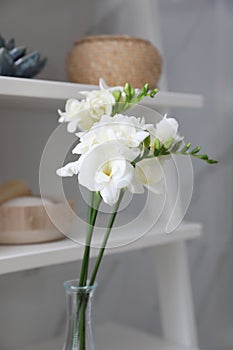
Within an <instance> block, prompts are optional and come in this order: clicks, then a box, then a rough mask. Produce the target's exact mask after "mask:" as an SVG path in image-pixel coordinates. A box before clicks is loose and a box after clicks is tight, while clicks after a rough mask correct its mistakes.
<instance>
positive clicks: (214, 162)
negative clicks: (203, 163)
mask: <svg viewBox="0 0 233 350" xmlns="http://www.w3.org/2000/svg"><path fill="white" fill-rule="evenodd" d="M207 163H209V164H217V163H218V161H217V160H214V159H208V160H207Z"/></svg>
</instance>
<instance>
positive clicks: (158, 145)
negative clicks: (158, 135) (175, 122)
mask: <svg viewBox="0 0 233 350" xmlns="http://www.w3.org/2000/svg"><path fill="white" fill-rule="evenodd" d="M160 147H161V145H160V141H159V140H158V139H155V142H154V149H160Z"/></svg>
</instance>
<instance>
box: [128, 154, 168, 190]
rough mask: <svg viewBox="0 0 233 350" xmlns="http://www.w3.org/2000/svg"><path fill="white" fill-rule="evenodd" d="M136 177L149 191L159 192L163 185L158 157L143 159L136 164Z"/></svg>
mask: <svg viewBox="0 0 233 350" xmlns="http://www.w3.org/2000/svg"><path fill="white" fill-rule="evenodd" d="M135 172H136V178H137V180H138V182H139V183H140V184H141V185H143V186H145V187H146V188H148V190H149V191H151V192H153V193H156V194H161V193H162V192H163V190H164V187H163V184H164V182H163V171H162V167H161V164H160V161H159V160H158V158H151V159H143V160H141V161H140V162H138V163H137V164H136V167H135Z"/></svg>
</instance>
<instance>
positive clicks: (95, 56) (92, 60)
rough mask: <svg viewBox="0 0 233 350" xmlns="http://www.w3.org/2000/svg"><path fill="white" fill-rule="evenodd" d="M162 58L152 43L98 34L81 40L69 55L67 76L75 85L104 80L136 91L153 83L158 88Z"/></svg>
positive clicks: (111, 84) (138, 39)
mask: <svg viewBox="0 0 233 350" xmlns="http://www.w3.org/2000/svg"><path fill="white" fill-rule="evenodd" d="M161 70H162V58H161V56H160V54H159V52H158V50H157V48H156V47H154V46H153V45H152V44H151V43H150V42H149V41H147V40H144V39H140V38H135V37H131V36H127V35H122V36H115V35H97V36H88V37H84V38H82V39H81V40H79V41H77V42H76V43H75V45H74V47H73V48H72V50H71V51H70V53H69V54H68V59H67V76H68V79H69V80H70V81H72V82H76V83H83V84H94V85H98V83H99V78H103V79H104V80H105V81H106V83H107V84H108V85H109V86H116V85H117V86H118V85H120V86H124V85H125V83H126V82H128V83H130V84H131V86H133V87H135V88H141V87H142V86H143V85H144V84H145V83H149V85H150V88H154V87H156V85H157V83H158V80H159V77H160V74H161Z"/></svg>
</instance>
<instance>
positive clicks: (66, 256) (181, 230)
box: [0, 222, 202, 274]
mask: <svg viewBox="0 0 233 350" xmlns="http://www.w3.org/2000/svg"><path fill="white" fill-rule="evenodd" d="M201 230H202V227H201V224H198V223H187V222H183V223H182V224H181V225H180V226H179V227H178V228H177V229H176V230H175V231H174V232H173V233H172V234H164V233H162V232H161V233H156V234H154V233H153V232H150V233H148V234H147V235H145V236H144V237H143V238H141V239H138V240H137V241H135V242H133V243H131V244H128V245H125V246H122V247H119V248H111V249H107V250H106V254H107V255H109V254H115V253H121V252H127V251H133V250H137V249H142V248H147V247H152V246H156V245H161V244H166V243H171V242H175V241H179V240H184V239H192V238H195V237H199V236H200V235H201ZM82 253H83V246H81V245H78V244H77V243H74V242H72V241H71V240H69V239H65V240H61V241H57V242H50V243H42V244H32V245H15V246H14V245H12V246H10V245H2V246H0V274H6V273H10V272H16V271H23V270H29V269H33V268H38V267H44V266H49V265H55V264H61V263H67V262H71V261H76V260H80V259H82ZM97 253H98V250H97V249H92V257H95V256H96V255H97Z"/></svg>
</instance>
